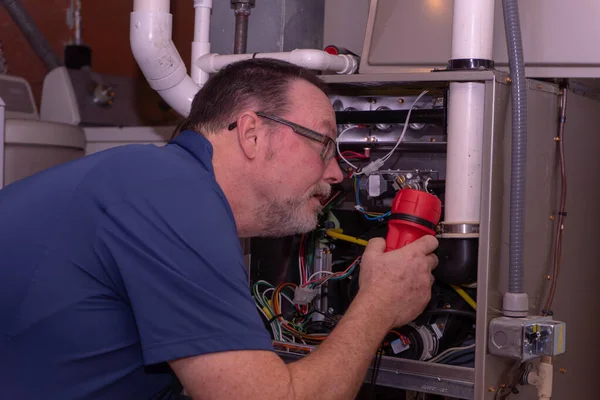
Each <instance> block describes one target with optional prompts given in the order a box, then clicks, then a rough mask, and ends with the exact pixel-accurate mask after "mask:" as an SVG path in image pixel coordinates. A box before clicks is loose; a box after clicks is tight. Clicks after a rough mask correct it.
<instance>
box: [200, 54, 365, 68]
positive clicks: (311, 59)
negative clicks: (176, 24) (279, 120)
mask: <svg viewBox="0 0 600 400" xmlns="http://www.w3.org/2000/svg"><path fill="white" fill-rule="evenodd" d="M252 57H255V58H274V59H277V60H283V61H287V62H290V63H292V64H296V65H299V66H301V67H305V68H308V69H313V70H317V71H333V72H337V73H338V74H353V73H354V72H356V70H357V68H358V63H357V61H356V58H355V57H353V56H351V55H345V54H341V55H332V54H329V53H327V52H325V51H322V50H313V49H296V50H292V51H290V52H283V53H257V54H233V55H219V54H205V55H204V56H202V57H200V58H199V59H198V60H197V61H196V65H197V66H198V67H199V68H200V69H201V70H203V71H205V72H207V73H214V72H218V71H219V70H220V69H221V68H223V67H225V66H226V65H229V64H231V63H234V62H236V61H241V60H248V59H250V58H252Z"/></svg>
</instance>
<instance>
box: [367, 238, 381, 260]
mask: <svg viewBox="0 0 600 400" xmlns="http://www.w3.org/2000/svg"><path fill="white" fill-rule="evenodd" d="M384 252H385V239H384V238H373V239H371V240H369V243H367V247H366V248H365V253H364V255H365V256H366V255H367V254H368V253H374V254H382V253H384Z"/></svg>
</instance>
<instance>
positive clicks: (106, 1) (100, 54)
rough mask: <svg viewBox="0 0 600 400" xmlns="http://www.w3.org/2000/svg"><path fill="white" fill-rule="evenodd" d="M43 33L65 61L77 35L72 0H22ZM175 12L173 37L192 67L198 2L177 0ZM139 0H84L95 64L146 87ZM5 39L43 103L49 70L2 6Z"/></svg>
mask: <svg viewBox="0 0 600 400" xmlns="http://www.w3.org/2000/svg"><path fill="white" fill-rule="evenodd" d="M21 4H22V5H23V7H24V8H25V9H26V10H27V11H28V12H29V14H30V15H31V17H32V18H33V20H34V21H35V23H36V24H37V25H38V27H39V29H40V31H41V32H42V33H43V34H44V35H45V36H46V39H47V40H48V42H49V43H50V45H51V46H52V48H53V49H54V51H55V52H56V53H57V55H59V58H60V59H61V60H62V57H63V47H64V45H65V44H68V42H69V40H70V37H71V36H72V35H71V33H70V31H69V28H68V26H67V24H66V10H67V8H68V7H69V4H70V1H69V0H21ZM171 4H172V5H171V12H172V13H173V41H174V42H175V44H176V46H177V48H178V50H179V52H180V54H181V56H182V58H183V60H184V61H185V62H186V65H187V66H188V68H189V59H190V53H191V50H190V47H191V41H192V38H193V21H194V13H193V0H177V1H172V2H171ZM132 10H133V1H131V0H129V1H127V0H103V1H83V6H82V21H83V22H82V39H83V41H84V43H85V44H87V45H88V46H91V48H92V68H93V70H94V71H96V72H98V73H102V74H109V75H120V76H128V77H135V78H136V79H139V81H140V85H139V86H141V87H142V88H146V89H147V86H148V85H147V83H146V81H145V80H144V78H143V76H142V75H141V72H140V71H139V68H138V66H137V64H136V63H135V60H134V58H133V55H132V54H131V49H130V47H129V13H130V12H131V11H132ZM0 40H2V42H3V50H4V54H5V57H6V60H7V63H8V68H9V71H8V73H9V74H10V75H17V76H22V77H24V78H25V79H27V80H28V81H29V82H30V84H31V86H32V90H33V92H34V95H35V97H36V99H37V101H38V106H39V99H40V95H41V89H42V84H43V79H44V76H45V74H46V72H47V71H46V69H45V67H44V65H43V63H42V62H41V61H40V59H39V58H38V57H37V55H36V54H35V53H34V52H33V50H32V49H31V47H30V46H29V44H28V43H27V40H26V39H25V37H24V36H23V35H22V34H21V32H20V30H19V29H18V28H17V26H16V25H15V24H14V22H13V21H12V19H11V18H10V16H9V15H8V13H7V12H6V11H5V10H4V8H3V7H0Z"/></svg>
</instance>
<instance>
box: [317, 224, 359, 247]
mask: <svg viewBox="0 0 600 400" xmlns="http://www.w3.org/2000/svg"><path fill="white" fill-rule="evenodd" d="M342 232H344V231H343V230H342V229H337V228H336V229H327V230H326V231H325V233H326V234H327V235H328V236H331V237H332V238H335V239H339V240H344V241H346V242H350V243H354V244H359V245H361V246H366V245H367V243H368V242H367V241H366V240H363V239H359V238H356V237H354V236H349V235H344V234H343V233H342Z"/></svg>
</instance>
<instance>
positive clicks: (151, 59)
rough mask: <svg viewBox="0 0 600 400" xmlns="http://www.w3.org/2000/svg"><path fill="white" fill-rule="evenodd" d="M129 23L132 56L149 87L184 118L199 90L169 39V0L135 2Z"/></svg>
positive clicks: (170, 20)
mask: <svg viewBox="0 0 600 400" xmlns="http://www.w3.org/2000/svg"><path fill="white" fill-rule="evenodd" d="M133 4H134V8H133V12H132V13H131V20H130V38H129V39H130V43H131V50H132V52H133V56H134V58H135V60H136V62H137V63H138V65H139V66H140V69H141V70H142V73H143V74H144V76H145V78H146V80H147V81H148V84H149V85H150V87H151V88H152V89H154V90H156V91H157V92H158V94H159V95H161V97H162V98H163V99H164V100H165V101H166V102H167V104H169V105H170V106H171V107H172V108H173V109H174V110H175V111H177V112H178V113H179V114H181V115H182V116H184V117H186V116H187V115H188V114H189V112H190V108H191V104H192V99H193V98H194V96H195V95H196V93H197V92H198V90H199V87H198V85H196V84H195V83H194V82H193V81H192V78H190V76H189V75H188V74H187V72H186V68H185V64H184V63H183V60H182V59H181V56H180V55H179V52H178V51H177V48H175V45H174V44H173V41H172V40H171V32H172V23H173V21H172V18H173V17H172V15H171V14H170V13H169V4H170V3H169V0H135V1H134V3H133Z"/></svg>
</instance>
